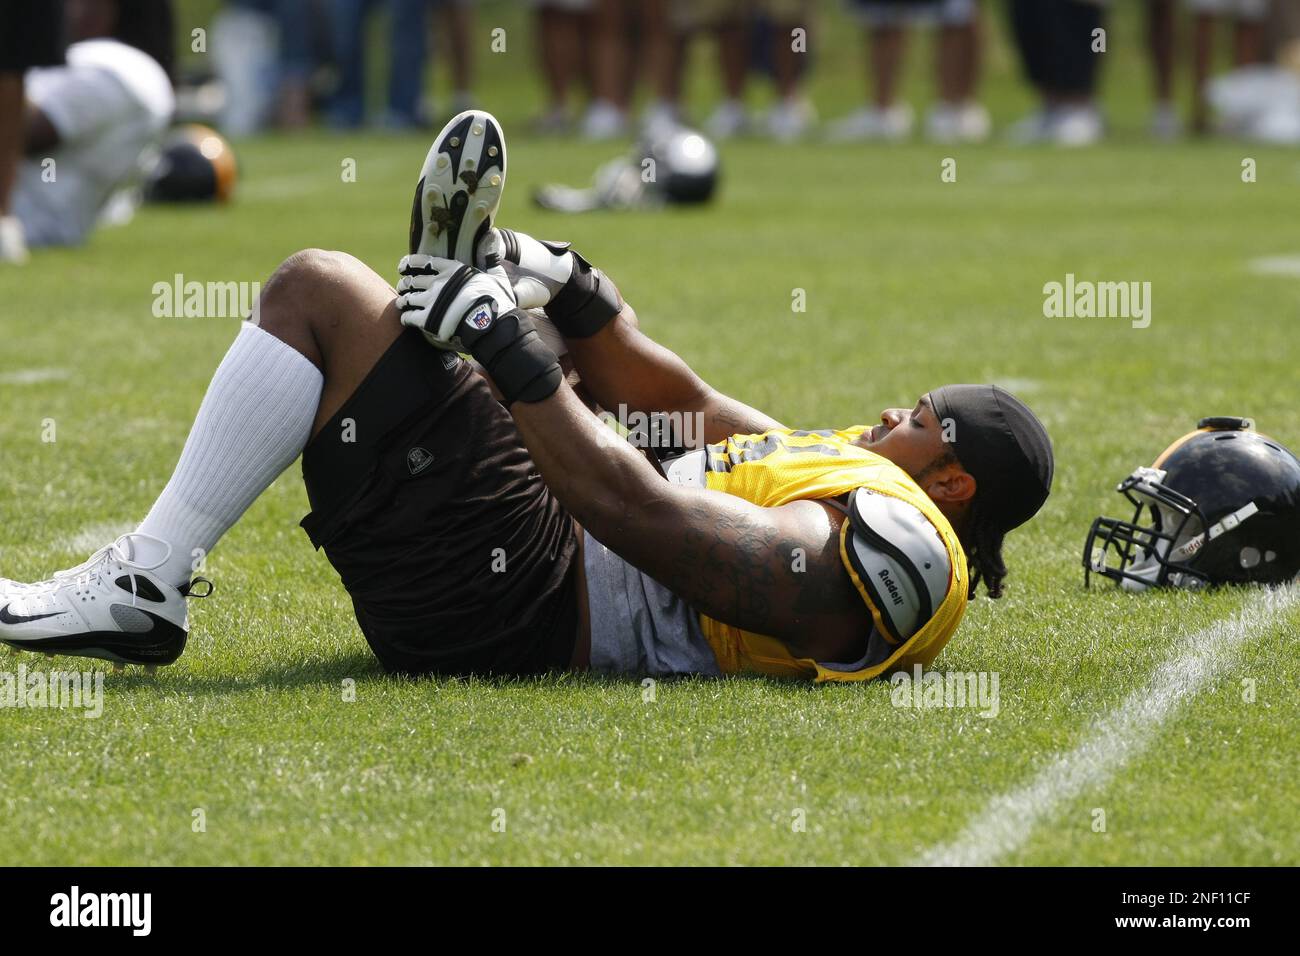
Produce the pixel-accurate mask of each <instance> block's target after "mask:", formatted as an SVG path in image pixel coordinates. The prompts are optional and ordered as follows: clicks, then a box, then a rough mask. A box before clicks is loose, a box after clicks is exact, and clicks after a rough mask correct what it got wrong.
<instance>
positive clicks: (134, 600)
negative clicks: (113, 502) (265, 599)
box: [0, 534, 212, 664]
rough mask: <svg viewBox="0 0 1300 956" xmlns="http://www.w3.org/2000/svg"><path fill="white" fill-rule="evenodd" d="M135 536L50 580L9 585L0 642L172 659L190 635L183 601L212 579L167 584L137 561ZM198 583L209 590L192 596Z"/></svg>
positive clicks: (0, 595)
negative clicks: (184, 583) (179, 587)
mask: <svg viewBox="0 0 1300 956" xmlns="http://www.w3.org/2000/svg"><path fill="white" fill-rule="evenodd" d="M137 537H140V535H138V534H127V535H123V536H122V537H120V538H118V539H117V541H115V542H113V543H112V544H110V545H108V546H107V547H105V548H101V549H100V550H98V551H96V552H95V553H94V554H93V555H91V556H90V558H89V560H87V561H86V562H85V563H84V564H80V565H78V566H77V567H75V568H70V569H68V570H67V571H59V572H57V573H56V574H55V575H54V577H52V578H51V579H50V580H48V581H42V582H39V583H37V584H18V585H16V586H15V585H14V584H13V583H12V582H11V585H10V587H9V588H7V589H5V590H4V591H3V592H0V641H3V642H4V643H5V644H8V645H9V646H10V647H15V648H18V649H20V650H27V651H41V652H44V653H46V654H71V655H75V656H78V657H96V658H100V659H102V660H107V661H113V662H115V663H119V664H170V663H172V662H173V661H175V660H176V658H178V657H180V656H181V651H183V650H184V649H185V640H186V637H187V635H188V631H189V618H188V609H187V608H186V605H185V599H186V598H187V597H207V595H208V594H211V593H212V591H211V582H209V581H207V580H205V579H204V578H196V579H195V580H194V581H193V582H191V583H190V584H189V585H187V586H186V588H185V590H184V591H181V590H180V589H178V588H175V587H173V586H172V585H170V584H168V583H167V582H166V581H164V580H162V579H161V578H159V577H157V576H155V575H154V574H153V573H152V568H151V567H145V566H143V565H141V564H138V563H136V562H135V561H133V560H132V555H133V553H134V547H133V544H132V539H134V538H137ZM155 540H156V539H155ZM168 551H170V548H168ZM154 567H157V565H155V566H154ZM200 583H201V584H204V585H207V589H206V590H204V591H201V592H198V593H194V592H193V591H192V590H191V588H192V587H193V586H194V585H195V584H200Z"/></svg>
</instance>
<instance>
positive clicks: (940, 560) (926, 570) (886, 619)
mask: <svg viewBox="0 0 1300 956" xmlns="http://www.w3.org/2000/svg"><path fill="white" fill-rule="evenodd" d="M848 521H849V530H848V532H847V534H846V535H845V541H844V558H845V559H846V560H847V561H848V562H849V563H850V564H851V566H852V568H853V571H854V573H855V574H857V576H858V579H859V580H860V581H861V582H862V585H863V587H864V588H865V589H866V594H864V595H863V597H865V598H867V600H868V601H869V602H870V603H871V605H872V606H873V607H874V608H875V609H876V610H877V611H878V612H879V614H880V624H881V626H882V628H883V629H884V631H885V632H886V635H887V636H888V637H890V638H891V639H893V640H894V641H895V642H897V643H900V644H901V643H903V642H904V641H907V640H908V639H910V638H911V637H912V635H914V634H915V633H916V632H917V631H919V630H920V629H921V628H922V627H924V626H925V624H926V622H928V621H929V620H930V618H931V616H932V615H933V614H934V612H935V610H936V609H937V608H938V607H939V605H940V604H941V603H942V602H943V599H944V597H945V596H946V595H947V593H948V582H949V580H950V578H951V576H952V564H951V562H950V561H949V560H948V550H947V548H945V547H944V544H943V539H942V538H940V537H939V532H938V531H936V530H935V528H934V525H932V524H930V521H929V519H928V518H926V516H925V515H923V514H922V513H921V512H920V510H918V509H917V508H916V506H914V505H911V504H909V503H908V502H906V501H904V500H902V499H901V498H895V497H894V496H893V495H884V494H877V493H875V492H872V491H870V490H868V489H866V488H858V489H856V490H855V491H854V492H853V493H852V494H851V495H850V496H849V507H848Z"/></svg>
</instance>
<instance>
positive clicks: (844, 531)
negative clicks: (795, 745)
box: [0, 111, 1052, 680]
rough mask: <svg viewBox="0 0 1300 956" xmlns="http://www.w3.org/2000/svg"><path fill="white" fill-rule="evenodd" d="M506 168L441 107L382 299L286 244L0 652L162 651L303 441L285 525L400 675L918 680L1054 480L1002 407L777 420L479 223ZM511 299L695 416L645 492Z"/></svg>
mask: <svg viewBox="0 0 1300 956" xmlns="http://www.w3.org/2000/svg"><path fill="white" fill-rule="evenodd" d="M467 171H472V172H471V174H470V175H466V173H467ZM504 177H505V143H504V138H503V137H502V136H501V132H500V129H499V127H498V126H497V124H496V121H495V120H494V119H493V118H492V117H491V116H489V115H488V114H485V113H481V112H475V111H471V112H470V113H467V114H462V115H461V116H459V117H456V118H455V119H453V120H452V122H451V123H450V124H449V125H448V127H447V128H446V129H445V130H444V131H443V132H442V133H441V134H440V136H439V138H438V139H437V140H436V141H435V143H434V146H433V148H432V149H431V150H430V153H429V158H428V160H427V161H426V164H425V168H424V171H423V173H422V176H421V180H420V185H419V187H418V188H417V191H416V200H415V204H414V208H413V211H412V219H413V222H412V232H411V248H412V250H414V254H412V255H409V256H407V257H406V258H405V259H403V261H402V264H401V266H400V270H401V272H402V273H403V278H402V280H401V282H400V285H399V289H398V293H399V294H395V292H394V289H393V288H392V287H391V286H389V284H388V283H387V282H386V281H384V279H382V278H381V277H380V276H379V275H377V274H376V273H374V272H373V271H371V270H370V269H369V268H367V267H366V266H365V265H363V264H362V263H361V262H360V261H358V260H356V259H354V258H352V257H351V256H348V255H346V254H343V253H337V252H322V251H315V250H312V251H305V252H300V253H298V254H297V255H294V256H292V257H290V258H289V259H288V260H286V261H285V262H284V263H283V264H282V265H281V266H280V267H279V268H278V269H277V270H276V271H275V273H274V274H273V275H272V276H271V278H270V280H269V281H268V282H267V284H266V286H265V288H264V290H263V293H262V298H261V300H260V307H259V310H258V324H257V325H252V324H248V323H246V324H245V325H244V327H243V328H242V329H241V331H240V333H239V335H238V336H237V338H236V339H235V342H234V344H233V345H232V347H231V349H230V351H229V352H228V353H227V355H226V357H225V359H224V360H223V361H222V363H221V365H220V366H219V367H218V369H217V372H216V374H215V376H214V378H213V380H212V384H211V385H210V387H209V390H208V393H207V396H206V397H205V398H204V401H203V404H202V406H201V407H200V409H199V413H198V417H197V419H196V421H195V423H194V427H193V430H192V431H191V433H190V437H189V439H188V441H187V442H186V445H185V449H184V451H183V452H182V454H181V458H180V462H179V463H178V465H177V466H176V470H175V473H174V474H173V476H172V478H171V481H170V482H169V483H168V485H167V487H166V488H165V489H164V491H163V493H162V495H161V496H160V497H159V499H158V501H157V502H156V503H155V504H154V506H153V508H152V510H151V511H150V512H149V514H148V516H147V517H146V518H145V520H144V522H143V524H141V525H140V527H139V529H138V530H137V531H135V532H133V533H131V534H127V535H124V536H123V537H122V538H120V539H118V540H117V541H116V542H115V543H113V544H111V545H109V546H108V547H106V548H104V549H103V550H101V551H100V552H98V553H96V554H95V555H94V556H93V557H92V558H91V559H90V560H89V561H88V562H86V563H85V564H83V565H81V566H79V567H77V568H74V569H72V570H70V571H66V572H62V573H60V574H59V575H56V576H55V577H54V578H53V579H52V580H50V581H47V582H43V583H41V584H36V585H21V584H14V583H13V582H4V583H0V589H2V593H0V639H2V640H4V641H6V642H8V643H9V644H11V645H13V646H16V647H22V648H28V649H33V650H40V651H46V652H59V653H72V654H82V655H90V656H97V657H103V658H107V659H110V660H114V661H122V662H137V663H169V662H171V661H173V660H175V659H176V657H177V656H178V655H179V654H180V653H181V650H182V649H183V647H184V644H185V639H186V630H187V617H186V597H187V595H189V594H191V587H192V584H193V582H192V581H191V574H192V569H193V562H194V558H195V556H196V555H197V556H200V557H201V556H203V555H205V554H207V553H208V552H209V551H210V550H211V548H212V547H213V546H214V545H215V544H216V542H217V540H218V539H219V538H220V537H221V535H222V534H224V533H225V531H226V530H227V529H228V528H230V527H231V526H232V525H233V524H234V523H235V521H236V520H238V518H239V517H240V515H242V514H243V513H244V511H245V510H246V509H247V508H248V507H249V505H251V504H252V502H253V501H254V500H255V499H256V498H257V496H258V495H259V494H260V493H261V492H262V491H263V490H264V489H265V488H266V487H267V486H268V485H270V483H271V482H272V481H273V480H274V478H275V477H276V476H277V475H278V474H279V473H280V472H281V471H282V470H283V469H284V468H286V467H287V466H288V465H289V464H290V463H292V462H293V460H294V459H295V458H297V457H298V455H299V453H300V452H301V453H302V456H303V478H304V481H305V483H306V487H307V496H308V500H309V502H310V505H311V509H312V510H311V514H309V515H308V516H307V518H306V519H304V521H303V525H304V527H305V529H306V531H307V534H308V536H309V537H310V539H311V541H312V542H313V544H314V545H315V546H316V547H318V548H323V549H324V550H325V553H326V555H327V556H328V558H329V560H330V562H331V563H332V564H333V566H334V567H335V569H336V570H337V571H338V573H339V575H340V577H341V579H342V582H343V586H344V588H346V590H347V591H348V593H349V595H350V596H351V598H352V601H353V605H354V608H355V611H356V617H357V621H358V623H359V624H360V627H361V631H362V633H363V634H364V635H365V637H366V639H367V640H368V641H369V643H370V646H371V647H372V648H373V650H374V652H375V654H376V656H377V657H378V658H379V660H380V661H381V662H382V663H383V665H384V666H385V667H386V668H388V669H390V670H394V671H398V672H404V673H457V674H458V673H504V674H527V673H536V672H542V671H548V670H555V669H564V668H574V669H587V668H591V669H593V670H598V671H602V672H611V673H626V674H650V675H662V674H670V673H700V674H719V673H732V672H737V671H756V672H760V673H764V674H772V675H782V676H798V677H804V678H812V679H817V680H863V679H868V678H871V677H874V676H877V675H879V674H882V673H886V672H888V671H891V670H893V669H895V668H898V667H910V666H912V665H913V664H915V663H919V664H921V665H928V664H929V663H930V662H931V661H932V660H933V658H934V656H935V655H936V654H937V653H938V652H939V650H940V648H942V647H943V645H944V644H945V643H946V642H947V640H948V639H949V638H950V637H951V636H952V634H953V631H954V630H955V629H956V627H957V624H958V622H959V621H960V619H961V616H962V613H963V611H964V608H965V605H966V603H967V600H968V598H969V597H970V596H971V595H973V594H974V593H975V585H976V582H977V581H979V580H980V579H981V578H982V579H983V581H984V583H985V585H986V587H987V588H988V591H989V593H990V594H991V595H992V596H995V597H996V596H997V595H999V594H1000V593H1001V589H1002V583H1003V578H1004V576H1005V574H1006V569H1005V567H1004V565H1003V562H1002V558H1001V547H1002V540H1003V536H1004V535H1005V534H1006V533H1007V532H1008V531H1010V530H1011V529H1012V528H1014V527H1016V526H1017V525H1019V524H1021V523H1023V522H1024V521H1026V520H1028V519H1029V518H1030V517H1031V516H1032V515H1033V514H1034V513H1035V512H1036V511H1037V510H1038V509H1039V507H1040V506H1041V505H1042V503H1043V501H1044V500H1045V499H1046V497H1047V494H1048V489H1049V487H1050V482H1051V474H1052V452H1051V445H1050V443H1049V441H1048V437H1047V434H1046V432H1045V431H1044V429H1043V427H1042V425H1041V424H1040V423H1039V421H1038V420H1037V419H1036V418H1035V417H1034V416H1033V414H1032V413H1031V412H1030V411H1029V410H1028V409H1027V408H1026V407H1025V406H1024V405H1023V404H1021V403H1020V402H1019V401H1017V400H1016V399H1015V398H1013V397H1012V396H1011V395H1009V394H1008V393H1006V392H1005V391H1003V390H1001V389H997V388H994V387H992V386H987V385H984V386H976V385H955V386H946V387H944V388H939V389H935V390H934V391H932V392H930V393H928V394H927V395H926V396H923V397H922V398H921V399H920V401H918V402H917V403H916V406H915V407H914V408H913V409H911V410H907V409H887V410H886V411H884V412H882V413H881V415H880V424H878V425H875V426H872V427H868V426H866V425H858V426H854V427H851V428H846V429H843V430H832V429H820V430H792V429H789V428H786V427H785V426H783V425H781V424H780V423H779V422H777V421H775V420H773V419H772V418H770V417H768V416H767V415H764V414H763V413H762V412H759V411H756V410H755V409H752V408H750V407H748V406H746V405H744V404H743V403H741V402H739V401H737V400H736V399H733V398H730V397H728V396H725V395H722V394H720V393H718V392H717V391H715V390H713V389H712V388H710V387H709V386H708V385H706V384H705V383H704V382H703V381H702V380H701V379H700V378H699V377H698V376H697V375H696V374H695V373H694V372H693V371H692V370H691V369H690V368H689V367H688V366H687V365H686V364H685V362H683V361H682V360H681V359H680V358H678V357H677V356H676V355H674V354H673V353H672V352H670V351H668V350H667V349H665V348H663V347H662V346H660V345H657V344H656V343H655V342H653V341H651V340H650V339H649V338H647V337H646V336H645V335H644V334H642V333H641V332H640V331H639V329H638V327H637V324H636V321H635V317H634V315H633V312H632V309H631V308H630V307H629V306H627V305H626V304H625V303H624V302H623V300H622V298H621V297H620V295H619V293H618V291H617V289H616V288H615V286H614V284H613V283H612V282H611V281H610V279H609V278H608V277H606V276H605V275H604V274H603V273H602V272H600V270H598V269H594V268H592V267H590V266H589V265H588V264H587V263H586V262H585V261H584V260H583V259H581V258H580V257H579V256H577V255H576V254H575V253H572V252H570V251H568V250H567V249H564V248H562V247H560V246H555V245H546V244H543V243H539V242H537V241H536V240H533V239H531V238H530V237H528V236H524V235H522V234H518V233H512V232H509V231H507V230H493V229H492V216H493V215H494V214H495V212H496V208H497V204H498V203H499V199H500V190H501V188H502V187H503V186H504ZM476 251H478V252H479V253H482V254H481V255H480V256H479V264H480V265H482V266H485V267H487V271H480V269H478V268H475V267H474V266H473V265H470V264H469V263H471V262H472V261H474V259H475V253H476ZM498 255H499V256H501V257H502V258H503V259H504V260H505V264H504V265H502V264H500V263H499V262H498V259H497V257H498ZM521 297H522V299H521ZM521 306H529V307H533V308H537V307H540V308H542V309H544V312H545V316H546V317H547V319H548V320H549V322H552V323H554V326H555V327H556V328H557V329H558V330H559V332H560V333H561V334H562V335H563V341H564V345H565V346H567V349H568V353H569V356H570V357H571V359H572V362H573V364H574V366H575V368H576V371H577V373H578V374H579V375H580V376H581V381H582V386H583V387H584V388H585V390H586V391H587V392H588V393H590V395H591V396H592V397H593V398H594V400H595V402H597V403H599V405H600V406H603V407H605V408H616V407H619V406H625V407H626V408H628V409H631V410H634V411H638V412H642V413H650V412H668V413H680V414H682V415H696V414H698V415H699V416H700V419H699V420H700V421H702V422H703V425H704V428H703V434H702V435H701V436H698V437H699V439H700V442H699V443H700V444H701V445H702V447H698V448H694V449H691V450H688V451H686V452H685V454H684V455H683V456H682V457H679V458H677V459H675V460H673V461H670V462H668V463H667V464H666V465H665V466H664V467H663V472H664V473H666V474H667V475H668V476H670V479H671V480H669V479H666V478H665V474H664V473H661V470H660V469H658V468H656V466H655V465H654V464H652V463H651V461H650V460H649V459H648V458H647V457H646V456H644V455H643V454H642V453H641V452H640V451H638V450H637V449H636V448H635V447H633V446H632V445H631V444H629V443H626V442H621V441H611V436H613V434H614V433H613V432H611V431H610V430H609V429H608V426H606V425H605V424H604V423H603V422H601V421H600V420H599V419H598V418H597V417H596V416H595V415H593V414H592V411H591V410H590V409H589V408H588V407H587V406H586V405H584V404H583V402H582V401H581V400H580V399H579V397H578V396H577V394H576V393H575V391H574V389H573V388H572V387H571V386H570V385H569V384H568V383H567V382H566V380H565V376H564V374H563V373H562V371H561V366H560V362H559V360H558V359H557V356H556V353H555V351H554V350H553V349H552V348H551V347H550V346H549V345H548V344H547V343H546V342H545V341H543V339H542V337H541V336H540V335H539V334H538V332H537V331H536V329H535V327H534V318H533V317H532V315H530V313H529V312H528V311H526V310H524V309H523V308H521ZM431 342H432V343H433V344H430V343H431ZM435 346H437V347H435ZM458 351H464V352H468V353H469V354H470V355H471V356H473V357H474V359H476V360H477V366H476V365H475V364H472V363H470V362H468V361H465V360H464V359H462V358H461V357H460V356H459V355H458V354H457V352H458ZM478 368H481V369H482V370H484V374H480V373H479V371H478ZM489 378H490V380H491V382H492V384H493V385H494V386H495V388H496V390H497V391H496V394H497V395H499V396H500V397H499V399H498V398H496V397H494V393H493V391H492V389H491V388H490V387H489V383H488V379H489ZM945 438H948V439H950V440H949V441H945V440H944V439H945ZM968 562H969V565H970V567H969V569H968ZM196 580H202V579H196Z"/></svg>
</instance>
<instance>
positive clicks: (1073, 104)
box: [1010, 0, 1105, 146]
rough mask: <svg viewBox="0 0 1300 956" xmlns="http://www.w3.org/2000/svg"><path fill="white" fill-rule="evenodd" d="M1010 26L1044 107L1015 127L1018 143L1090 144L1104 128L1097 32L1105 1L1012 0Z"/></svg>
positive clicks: (1028, 74) (1012, 134)
mask: <svg viewBox="0 0 1300 956" xmlns="http://www.w3.org/2000/svg"><path fill="white" fill-rule="evenodd" d="M1010 11H1011V27H1012V32H1013V33H1014V35H1015V40H1016V47H1017V48H1018V49H1019V51H1020V57H1021V61H1022V62H1023V64H1024V70H1025V75H1026V76H1027V77H1028V78H1029V81H1030V82H1031V83H1032V84H1033V86H1034V88H1035V89H1036V90H1037V91H1038V94H1039V97H1040V98H1041V100H1042V106H1041V108H1040V109H1039V111H1038V112H1036V113H1034V114H1033V115H1031V116H1029V117H1027V118H1025V119H1023V120H1021V121H1020V122H1019V123H1017V124H1016V125H1015V126H1014V127H1013V128H1012V130H1011V138H1012V139H1013V140H1015V141H1017V142H1022V143H1030V142H1050V143H1055V144H1057V145H1059V146H1087V145H1089V144H1092V143H1095V142H1097V141H1098V140H1100V139H1101V138H1102V136H1103V134H1104V132H1105V126H1104V124H1103V122H1102V118H1101V112H1100V110H1099V109H1098V108H1097V103H1096V94H1097V81H1098V75H1099V71H1100V66H1101V56H1100V55H1099V54H1097V53H1094V52H1093V45H1094V42H1095V40H1094V33H1095V31H1097V30H1099V29H1102V27H1103V23H1104V21H1105V15H1104V13H1105V11H1104V9H1103V4H1101V3H1093V2H1085V0H1011V5H1010Z"/></svg>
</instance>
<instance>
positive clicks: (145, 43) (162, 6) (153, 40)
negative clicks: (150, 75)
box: [113, 0, 175, 81]
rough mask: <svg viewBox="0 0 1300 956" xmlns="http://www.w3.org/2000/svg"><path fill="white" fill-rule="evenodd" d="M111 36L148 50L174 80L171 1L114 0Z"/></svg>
mask: <svg viewBox="0 0 1300 956" xmlns="http://www.w3.org/2000/svg"><path fill="white" fill-rule="evenodd" d="M113 39H115V40H120V41H121V42H123V43H125V44H126V45H127V46H133V47H135V48H136V49H137V50H141V51H143V52H144V53H148V54H149V55H150V56H151V57H153V58H154V59H155V60H157V61H158V65H159V66H161V67H162V68H163V71H164V72H166V74H167V77H168V79H171V80H173V81H174V80H175V77H174V76H173V74H172V68H173V65H174V61H175V55H174V49H173V44H174V42H175V36H174V35H173V33H172V4H171V0H118V4H117V26H115V27H114V28H113Z"/></svg>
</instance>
